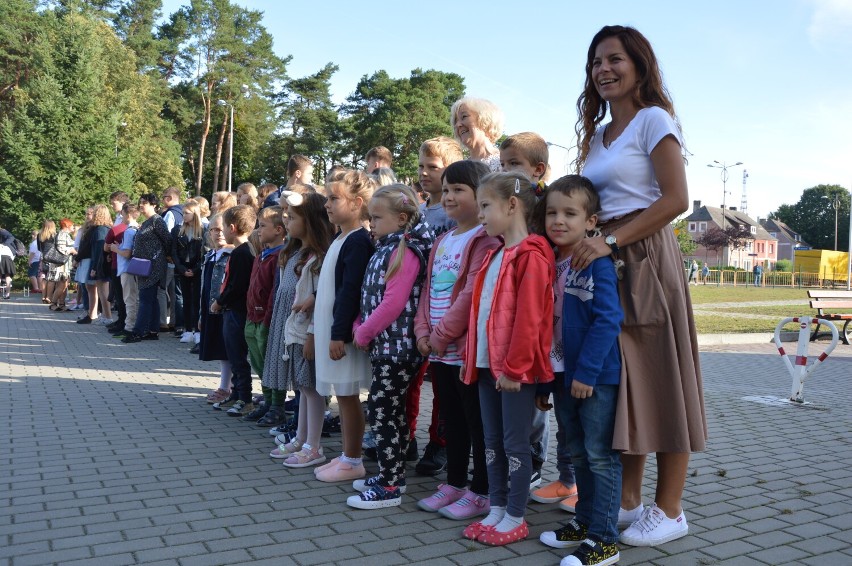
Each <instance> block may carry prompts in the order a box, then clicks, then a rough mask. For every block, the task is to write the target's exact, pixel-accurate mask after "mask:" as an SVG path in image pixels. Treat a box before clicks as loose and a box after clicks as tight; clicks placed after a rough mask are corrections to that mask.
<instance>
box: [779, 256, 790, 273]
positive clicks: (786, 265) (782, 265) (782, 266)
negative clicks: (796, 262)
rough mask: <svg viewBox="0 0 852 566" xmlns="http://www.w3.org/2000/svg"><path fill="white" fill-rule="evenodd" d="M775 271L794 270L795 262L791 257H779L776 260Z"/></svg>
mask: <svg viewBox="0 0 852 566" xmlns="http://www.w3.org/2000/svg"><path fill="white" fill-rule="evenodd" d="M775 271H786V272H787V273H789V272H791V271H793V262H792V261H790V260H789V259H779V260H778V261H776V262H775Z"/></svg>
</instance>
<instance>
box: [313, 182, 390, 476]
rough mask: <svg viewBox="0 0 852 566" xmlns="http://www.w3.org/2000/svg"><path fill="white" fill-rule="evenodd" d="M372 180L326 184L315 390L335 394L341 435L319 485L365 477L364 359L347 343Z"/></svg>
mask: <svg viewBox="0 0 852 566" xmlns="http://www.w3.org/2000/svg"><path fill="white" fill-rule="evenodd" d="M375 188H376V184H375V181H373V179H371V178H370V177H368V176H367V175H366V174H364V173H362V172H360V171H349V170H343V171H340V172H338V173H335V174H334V175H332V176H331V178H330V179H329V181H328V182H327V183H326V194H327V195H328V201H327V202H326V205H325V209H326V211H327V212H328V219H329V220H330V221H331V223H332V224H334V225H336V226H337V227H338V228H339V229H340V231H339V232H338V234H337V237H336V238H335V239H334V242H332V244H331V247H330V248H329V250H328V253H327V254H326V256H325V259H324V261H323V264H322V270H321V271H320V276H319V282H318V284H317V297H316V306H315V308H314V342H315V344H316V368H317V391H318V392H319V394H320V395H332V394H333V395H336V396H337V404H338V407H339V408H340V426H341V429H342V432H343V454H341V455H340V457H338V458H335V459H334V460H332V461H331V462H329V463H328V464H326V465H325V466H321V467H319V468H315V472H316V476H317V479H318V480H320V481H325V482H338V481H352V480H355V479H359V478H362V477H364V476H365V475H366V471H365V470H364V465H363V464H362V462H361V439H362V438H363V436H364V413H363V411H362V410H361V400H360V398H359V395H360V393H361V389H362V388H364V389H366V388H367V387H369V386H370V381H371V376H372V373H371V369H370V358H369V356H368V355H367V353H366V352H364V351H361V350H358V349H357V348H356V347H355V346H354V344H353V342H352V338H353V336H352V325H353V323H354V322H355V319H356V318H357V317H358V314H359V311H360V302H361V283H362V282H363V281H364V272H365V271H366V269H367V263H368V262H369V260H370V256H372V255H373V243H372V241H371V239H370V234H369V232H368V231H367V230H366V229H365V228H364V222H365V221H366V220H368V219H369V212H368V209H367V203H368V202H369V201H370V197H371V196H372V195H373V191H374V190H375Z"/></svg>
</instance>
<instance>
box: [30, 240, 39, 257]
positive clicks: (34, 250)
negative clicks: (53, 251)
mask: <svg viewBox="0 0 852 566" xmlns="http://www.w3.org/2000/svg"><path fill="white" fill-rule="evenodd" d="M29 252H30V253H29V256H30V263H36V262H39V261H41V252H40V251H38V242H36V241H35V240H33V241H32V242H30V249H29Z"/></svg>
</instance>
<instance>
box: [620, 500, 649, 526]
mask: <svg viewBox="0 0 852 566" xmlns="http://www.w3.org/2000/svg"><path fill="white" fill-rule="evenodd" d="M644 512H645V506H644V505H642V503H639V507H637V508H636V509H631V510H630V511H628V510H627V509H623V508H621V507H619V508H618V528H619V529H626V528H627V527H629V526H630V525H632V524H633V523H635V522H636V521H638V520H639V519H641V518H642V514H643V513H644Z"/></svg>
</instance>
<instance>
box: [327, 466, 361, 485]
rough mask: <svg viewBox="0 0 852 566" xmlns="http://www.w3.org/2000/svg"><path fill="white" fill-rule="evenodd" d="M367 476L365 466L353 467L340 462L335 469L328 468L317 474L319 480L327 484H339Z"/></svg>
mask: <svg viewBox="0 0 852 566" xmlns="http://www.w3.org/2000/svg"><path fill="white" fill-rule="evenodd" d="M366 475H367V470H365V469H364V464H358V465H357V466H353V465H352V464H347V463H346V462H338V463H337V466H335V467H333V468H326V469H324V470H322V471H319V472H317V479H318V480H319V481H324V482H326V483H337V482H341V481H352V480H357V479H360V478H363V477H364V476H366Z"/></svg>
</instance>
